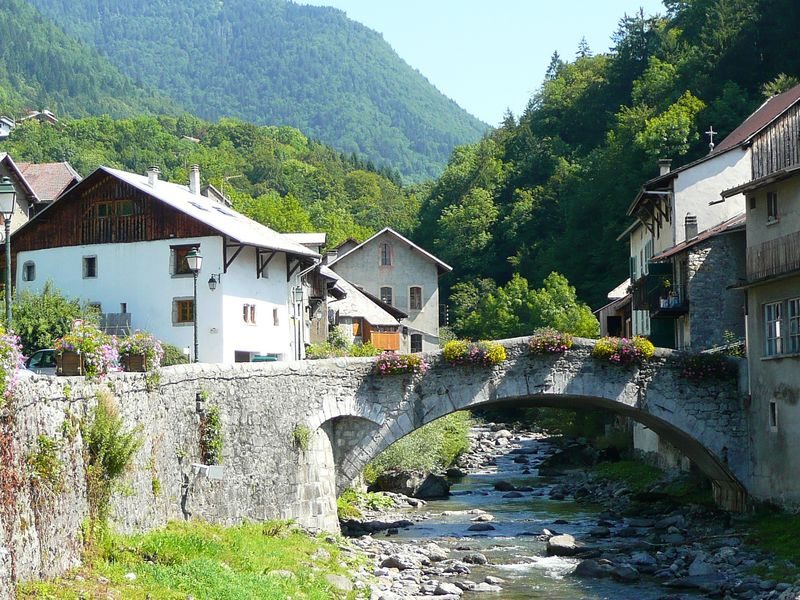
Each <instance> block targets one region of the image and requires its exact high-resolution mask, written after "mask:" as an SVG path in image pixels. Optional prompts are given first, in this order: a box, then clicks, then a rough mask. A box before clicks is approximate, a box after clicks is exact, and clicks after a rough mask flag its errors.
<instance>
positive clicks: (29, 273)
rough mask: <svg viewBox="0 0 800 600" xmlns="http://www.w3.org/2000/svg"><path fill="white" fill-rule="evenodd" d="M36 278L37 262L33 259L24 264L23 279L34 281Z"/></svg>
mask: <svg viewBox="0 0 800 600" xmlns="http://www.w3.org/2000/svg"><path fill="white" fill-rule="evenodd" d="M34 279H36V264H35V263H34V262H33V261H32V260H28V261H25V264H23V265H22V281H33V280H34Z"/></svg>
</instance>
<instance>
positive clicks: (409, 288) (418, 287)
mask: <svg viewBox="0 0 800 600" xmlns="http://www.w3.org/2000/svg"><path fill="white" fill-rule="evenodd" d="M411 290H419V308H414V306H413V303H412V302H411ZM423 291H424V290H423V289H422V286H421V285H410V286H408V310H416V311H420V312H421V311H422V309H423V307H424V306H425V302H424V300H423V298H424V295H423Z"/></svg>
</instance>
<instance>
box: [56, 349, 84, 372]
mask: <svg viewBox="0 0 800 600" xmlns="http://www.w3.org/2000/svg"><path fill="white" fill-rule="evenodd" d="M56 373H57V374H58V375H85V374H86V369H85V366H84V364H83V355H82V354H79V353H78V352H74V351H72V350H62V351H61V352H59V353H57V354H56Z"/></svg>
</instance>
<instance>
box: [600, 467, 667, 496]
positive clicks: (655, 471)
mask: <svg viewBox="0 0 800 600" xmlns="http://www.w3.org/2000/svg"><path fill="white" fill-rule="evenodd" d="M594 473H595V477H597V478H598V479H601V480H613V481H622V482H624V483H625V485H627V486H628V489H630V490H631V491H633V492H643V491H645V490H647V489H648V488H650V487H651V486H653V485H654V484H655V483H657V482H658V481H659V480H660V479H661V478H662V477H663V476H664V472H663V471H662V470H661V469H659V468H657V467H652V466H650V465H647V464H645V463H642V462H639V461H635V460H621V461H619V462H604V463H600V464H599V465H597V466H596V467H595V469H594Z"/></svg>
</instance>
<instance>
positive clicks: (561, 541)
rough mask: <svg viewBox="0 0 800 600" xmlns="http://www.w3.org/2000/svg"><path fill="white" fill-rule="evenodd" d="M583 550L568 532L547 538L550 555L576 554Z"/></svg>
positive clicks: (548, 553)
mask: <svg viewBox="0 0 800 600" xmlns="http://www.w3.org/2000/svg"><path fill="white" fill-rule="evenodd" d="M580 551H581V547H580V546H579V545H578V543H577V542H576V541H575V538H574V537H572V536H571V535H570V534H568V533H562V534H561V535H554V536H553V537H551V538H550V539H549V540H547V555H548V556H574V555H575V554H577V553H578V552H580Z"/></svg>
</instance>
